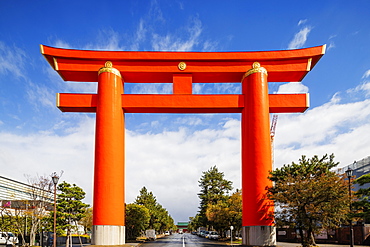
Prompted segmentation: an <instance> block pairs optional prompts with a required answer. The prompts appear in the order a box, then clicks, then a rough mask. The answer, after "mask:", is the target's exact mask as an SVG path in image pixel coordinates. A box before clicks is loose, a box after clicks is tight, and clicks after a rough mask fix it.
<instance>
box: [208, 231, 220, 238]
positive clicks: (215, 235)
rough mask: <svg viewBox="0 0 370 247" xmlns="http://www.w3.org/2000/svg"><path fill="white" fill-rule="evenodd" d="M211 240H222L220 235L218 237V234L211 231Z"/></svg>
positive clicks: (209, 235)
mask: <svg viewBox="0 0 370 247" xmlns="http://www.w3.org/2000/svg"><path fill="white" fill-rule="evenodd" d="M208 238H209V239H215V240H218V239H219V238H220V235H218V232H214V231H211V232H209V234H208Z"/></svg>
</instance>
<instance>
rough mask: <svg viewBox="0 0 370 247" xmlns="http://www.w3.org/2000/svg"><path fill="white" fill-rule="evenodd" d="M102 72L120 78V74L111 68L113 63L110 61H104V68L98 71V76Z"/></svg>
mask: <svg viewBox="0 0 370 247" xmlns="http://www.w3.org/2000/svg"><path fill="white" fill-rule="evenodd" d="M103 72H109V73H113V74H115V75H116V76H119V77H121V78H122V76H121V73H120V72H119V70H118V69H116V68H113V63H112V62H111V61H106V62H105V64H104V67H102V68H100V69H99V72H98V75H100V74H101V73H103Z"/></svg>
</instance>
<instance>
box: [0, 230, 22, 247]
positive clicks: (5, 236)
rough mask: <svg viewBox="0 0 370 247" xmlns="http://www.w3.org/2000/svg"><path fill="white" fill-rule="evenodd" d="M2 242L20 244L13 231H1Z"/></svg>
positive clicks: (0, 239)
mask: <svg viewBox="0 0 370 247" xmlns="http://www.w3.org/2000/svg"><path fill="white" fill-rule="evenodd" d="M0 244H1V245H17V244H19V240H18V238H17V237H16V236H15V235H14V234H13V233H12V232H0Z"/></svg>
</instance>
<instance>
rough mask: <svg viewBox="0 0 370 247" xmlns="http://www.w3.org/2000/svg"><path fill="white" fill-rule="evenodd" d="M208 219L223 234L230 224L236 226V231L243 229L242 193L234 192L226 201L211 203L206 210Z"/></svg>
mask: <svg viewBox="0 0 370 247" xmlns="http://www.w3.org/2000/svg"><path fill="white" fill-rule="evenodd" d="M206 216H207V220H208V221H209V222H211V223H212V226H213V227H214V228H215V230H216V231H218V232H220V233H221V235H222V233H224V232H225V231H226V230H228V229H229V228H230V226H234V229H235V230H236V231H239V230H240V229H241V225H242V201H241V193H240V191H237V192H235V193H233V194H232V195H231V196H230V197H229V198H228V199H227V200H226V201H224V200H219V201H218V202H217V204H209V205H208V207H207V210H206Z"/></svg>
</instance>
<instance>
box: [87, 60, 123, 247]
mask: <svg viewBox="0 0 370 247" xmlns="http://www.w3.org/2000/svg"><path fill="white" fill-rule="evenodd" d="M98 75H99V77H98V100H97V106H96V133H95V169H94V199H93V200H94V201H93V239H92V240H93V244H94V245H119V244H124V243H125V226H124V225H125V224H124V223H125V190H124V183H125V175H124V173H125V169H124V167H125V159H124V131H125V126H124V114H123V110H122V97H121V95H122V94H123V83H122V78H121V74H120V72H119V71H118V70H117V69H115V68H112V63H110V62H107V63H105V67H103V68H101V69H100V70H99V72H98Z"/></svg>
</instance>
